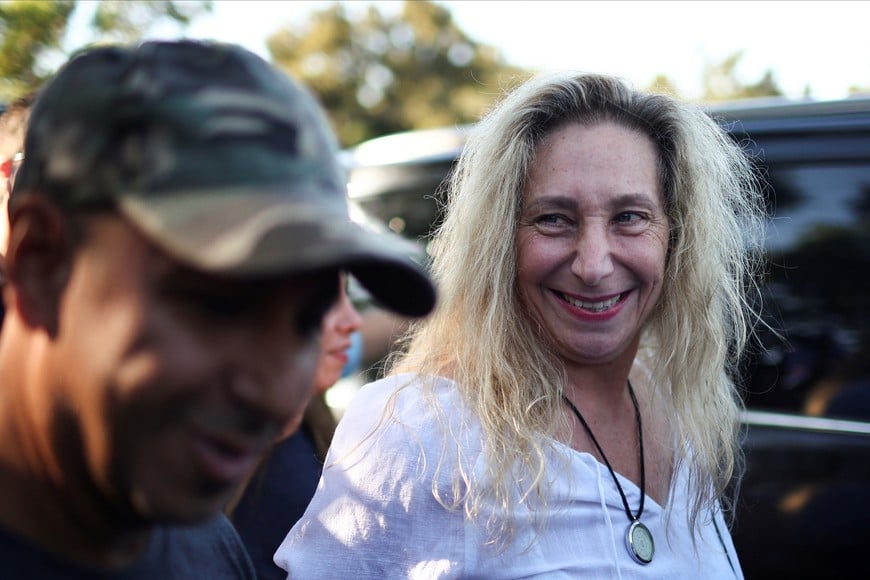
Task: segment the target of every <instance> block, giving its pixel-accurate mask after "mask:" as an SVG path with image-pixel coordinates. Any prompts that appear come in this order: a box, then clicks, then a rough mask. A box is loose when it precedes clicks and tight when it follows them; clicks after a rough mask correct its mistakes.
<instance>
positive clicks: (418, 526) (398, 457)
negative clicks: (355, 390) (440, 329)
mask: <svg viewBox="0 0 870 580" xmlns="http://www.w3.org/2000/svg"><path fill="white" fill-rule="evenodd" d="M435 380H436V385H437V388H436V390H435V396H436V398H437V400H438V403H439V404H440V408H441V409H443V410H444V417H446V418H447V419H448V420H449V426H450V428H451V432H452V433H456V432H457V431H458V427H459V426H460V425H462V422H463V419H465V421H467V423H466V425H467V427H466V428H465V430H463V431H461V432H460V434H459V435H451V436H450V439H449V440H450V441H451V445H449V446H447V447H446V449H448V453H446V454H444V453H442V449H444V448H445V447H444V446H443V442H444V428H443V426H442V425H441V424H440V423H438V422H437V419H436V418H434V417H433V415H432V412H431V410H430V406H429V404H428V403H427V401H425V400H424V399H423V394H422V392H421V389H420V388H419V387H420V385H419V382H414V383H413V384H412V385H411V386H409V387H407V388H405V389H403V390H401V391H400V392H399V395H398V397H397V398H396V399H395V407H394V408H393V412H392V414H391V415H390V416H389V418H388V419H387V420H386V421H383V422H382V421H381V415H382V412H383V411H384V409H385V408H387V405H388V401H389V398H390V395H391V394H392V393H393V392H394V391H395V390H396V388H397V387H399V386H401V385H405V384H407V383H409V382H410V381H415V377H414V376H413V375H403V376H399V377H388V378H386V379H383V380H381V381H378V382H375V383H370V384H368V385H366V386H365V387H363V388H362V389H361V390H360V392H359V394H358V395H357V396H356V398H355V399H354V401H353V404H352V405H351V406H350V408H349V409H348V411H347V413H346V414H345V416H344V417H343V418H342V420H341V422H340V424H339V426H338V429H337V431H336V433H335V437H334V439H333V442H332V447H331V448H330V451H329V455H328V457H327V459H326V469H324V472H323V476H322V478H321V480H320V484H319V486H318V489H317V493H316V494H315V496H314V498H313V500H312V501H311V504H310V505H309V506H308V509H307V511H306V512H305V515H304V516H303V517H302V519H301V520H299V522H298V523H297V524H296V525H295V526H294V527H293V529H292V530H290V532H289V534H288V535H287V537H286V538H285V540H284V542H283V543H282V544H281V546H280V547H279V548H278V550H277V552H276V553H275V562H276V563H277V564H278V566H280V567H281V568H283V569H284V570H287V571H288V572H289V575H288V578H303V579H305V580H308V579H311V578H360V579H362V578H373V579H378V580H384V579H388V578H411V579H422V578H426V579H428V578H487V579H497V578H527V577H546V578H578V577H582V578H590V579H594V578H601V579H607V580H612V579H626V580H628V579H631V578H656V579H659V578H668V579H678V578H687V579H689V578H690V579H697V578H704V579H705V580H714V579H720V578H721V579H728V580H733V579H734V578H743V574H742V572H741V570H740V564H739V562H738V560H737V556H736V554H735V552H734V546H733V544H732V542H731V537H730V535H729V534H728V529H727V527H726V525H725V523H724V521H723V520H722V515H721V513H719V512H718V510H717V513H716V515H715V519H716V522H717V523H718V529H719V531H720V532H721V540H720V539H719V536H718V535H717V531H716V527H715V526H714V525H713V523H712V519H711V518H710V517H703V516H702V517H700V518H699V524H698V528H697V542H696V544H695V546H694V547H693V545H692V540H691V537H690V535H689V530H688V525H687V520H686V510H687V489H686V486H685V479H684V478H683V477H678V480H677V483H676V487H675V489H674V490H673V492H672V495H671V504H672V505H671V510H672V513H671V519H670V521H669V522H670V525H669V526H666V523H667V522H666V519H665V516H666V511H665V510H664V509H663V508H662V507H661V506H659V505H658V504H656V502H654V501H653V500H652V499H650V498H649V497H647V498H646V501H645V507H644V511H643V515H642V517H641V521H642V522H643V523H644V524H645V525H646V526H647V527H648V528H649V529H650V531H651V532H652V534H653V537H654V539H655V556H654V558H653V561H652V562H651V563H650V564H647V565H642V564H639V563H637V562H636V561H634V560H633V559H632V558H631V556H630V555H629V553H628V551H627V549H626V545H625V534H626V530H627V529H628V525H629V521H628V517H627V516H626V514H625V509H624V507H623V504H622V499H621V498H620V495H619V492H618V491H617V488H616V485H615V484H614V482H613V479H612V477H611V476H610V472H609V471H608V470H607V467H606V466H605V465H603V464H601V463H599V462H598V461H597V460H596V459H595V458H594V456H592V455H590V454H589V453H581V452H578V451H575V450H573V449H571V448H570V447H568V446H565V445H560V444H557V445H556V447H555V452H554V453H553V457H552V458H551V459H552V461H550V462H549V463H548V475H549V476H550V478H551V481H552V482H553V483H552V486H551V488H550V490H551V493H550V496H549V505H548V508H547V509H548V513H547V520H546V525H545V527H544V528H543V530H541V531H539V532H537V533H536V531H535V530H534V529H531V527H530V526H528V525H525V524H526V522H528V518H527V512H526V511H525V508H524V507H522V506H521V507H520V509H519V510H517V513H514V514H513V515H512V516H511V517H512V520H513V523H514V528H515V529H516V533H515V536H514V540H513V541H512V542H511V543H510V544H509V545H508V546H507V548H506V549H505V550H503V551H498V550H497V549H496V548H495V547H493V546H491V545H487V543H486V542H487V540H488V539H489V538H490V536H489V535H488V534H487V531H486V529H484V523H485V518H481V519H475V520H473V521H471V520H468V519H467V518H466V517H465V516H464V513H463V511H462V509H461V508H460V509H458V510H455V511H450V510H447V509H445V508H444V507H443V506H442V505H441V504H440V503H438V501H436V499H435V498H434V497H433V493H432V478H433V477H434V476H435V474H436V464H437V463H438V462H439V458H441V457H442V456H443V459H442V465H441V470H440V472H438V473H439V476H438V477H439V483H438V489H439V490H440V491H441V492H442V493H443V494H444V497H445V498H450V497H452V496H451V495H450V485H451V484H452V479H453V478H452V475H453V473H454V472H455V469H456V468H457V467H461V468H462V469H465V470H467V471H468V472H471V473H475V474H480V473H483V471H482V467H483V457H482V455H481V453H480V449H481V446H480V440H481V431H480V427H479V424H478V423H477V422H476V421H473V420H471V421H469V419H470V414H469V413H468V412H467V410H466V409H465V408H464V406H463V405H462V404H461V402H460V399H459V396H458V393H457V391H456V389H455V388H454V383H453V382H451V381H450V380H448V379H443V378H438V379H435ZM373 432H374V433H375V434H374V435H372V436H369V435H370V434H371V433H373ZM457 438H458V439H459V443H458V444H457ZM617 477H619V482H620V485H621V486H622V489H623V491H624V492H625V494H626V497H627V498H628V502H629V506H631V508H632V510H633V511H636V510H637V507H638V505H639V503H640V490H639V489H638V487H637V486H636V485H635V484H634V483H632V482H631V481H630V480H628V479H626V478H624V477H622V476H620V475H619V474H617ZM726 550H727V554H726ZM729 558H730V562H731V563H733V565H734V569H732V567H731V564H729Z"/></svg>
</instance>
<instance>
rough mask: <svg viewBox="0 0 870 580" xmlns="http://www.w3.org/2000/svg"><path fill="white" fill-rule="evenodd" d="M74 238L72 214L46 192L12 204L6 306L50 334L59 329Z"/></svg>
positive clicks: (29, 324)
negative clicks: (46, 195) (60, 308)
mask: <svg viewBox="0 0 870 580" xmlns="http://www.w3.org/2000/svg"><path fill="white" fill-rule="evenodd" d="M73 239H74V238H73V236H72V235H71V233H70V222H69V218H68V217H66V216H64V214H63V212H62V211H61V209H60V208H59V207H58V206H57V204H56V203H54V202H53V201H51V200H50V199H48V198H47V197H45V196H43V195H40V194H36V193H28V194H27V195H23V196H22V197H21V198H20V199H17V200H15V203H14V204H13V205H11V206H10V208H9V247H8V249H7V253H6V280H7V281H6V283H7V285H8V286H9V290H8V291H9V292H11V300H10V303H9V304H8V308H9V310H12V309H15V310H16V311H17V312H18V314H19V316H20V317H21V318H22V320H23V321H24V323H25V324H27V325H28V326H31V327H41V328H44V329H45V330H46V331H47V332H48V333H49V335H51V336H54V335H55V334H56V333H57V326H58V321H59V307H60V302H61V298H62V296H63V292H64V289H65V288H66V285H67V282H68V280H69V276H70V272H71V271H72V260H73V256H74V247H73Z"/></svg>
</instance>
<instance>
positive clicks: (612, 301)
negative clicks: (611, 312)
mask: <svg viewBox="0 0 870 580" xmlns="http://www.w3.org/2000/svg"><path fill="white" fill-rule="evenodd" d="M627 294H628V293H627V292H623V293H621V294H617V295H616V296H613V297H611V298H608V299H607V300H601V301H598V302H589V301H586V300H579V299H577V298H573V297H571V296H568V295H567V294H564V293H562V292H556V295H557V296H558V297H559V298H561V299H562V300H564V301H565V302H567V303H568V304H570V305H571V306H573V307H574V308H579V309H581V310H586V311H587V312H604V311H605V310H608V309H610V308H613V307H614V306H615V305H616V304H618V303H619V302H620V301H621V300H623V299H624V298H625V296H626V295H627Z"/></svg>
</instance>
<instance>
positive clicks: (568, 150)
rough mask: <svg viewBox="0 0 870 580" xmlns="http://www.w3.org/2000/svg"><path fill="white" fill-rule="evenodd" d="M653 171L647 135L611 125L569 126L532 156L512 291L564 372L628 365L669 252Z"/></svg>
mask: <svg viewBox="0 0 870 580" xmlns="http://www.w3.org/2000/svg"><path fill="white" fill-rule="evenodd" d="M656 167H657V165H656V151H655V148H654V145H653V143H652V142H651V141H650V140H649V138H647V137H646V136H644V135H642V134H640V133H637V132H634V131H631V130H629V129H625V128H623V127H621V126H618V125H614V124H611V123H602V124H596V125H592V126H582V125H579V124H569V125H566V126H564V127H562V128H560V129H557V130H555V131H554V132H553V133H552V134H550V135H549V136H548V137H546V138H545V139H544V141H543V142H542V143H541V145H540V147H539V149H538V152H537V157H536V159H535V163H534V165H533V167H532V170H531V172H530V175H529V180H528V185H527V187H526V190H525V192H524V203H523V211H522V216H521V219H520V226H519V230H518V234H517V238H518V239H517V247H518V270H519V273H518V284H519V288H520V294H521V297H522V301H523V303H524V305H525V306H526V307H527V308H529V310H530V311H531V312H532V313H533V315H534V316H535V318H536V319H537V320H538V321H539V322H540V324H541V325H542V327H543V328H544V330H545V331H546V333H547V334H548V335H549V337H550V338H551V340H552V341H553V343H554V347H555V349H556V352H557V353H558V354H559V355H560V356H561V357H562V358H563V359H564V360H565V361H566V362H567V363H568V364H569V365H579V366H584V365H597V364H607V363H612V362H614V361H623V364H625V365H628V366H630V364H631V361H632V360H633V359H634V355H635V352H636V349H637V341H638V337H639V335H640V332H641V329H642V327H643V325H644V323H645V322H646V320H647V318H648V317H649V315H650V313H651V312H652V310H653V309H654V308H655V304H656V302H657V300H658V297H659V294H660V292H661V287H662V279H663V276H664V271H665V259H666V255H667V240H668V223H667V219H666V217H665V211H664V198H663V195H662V191H661V186H660V184H659V179H658V173H657V169H656ZM566 298H570V300H571V301H572V302H573V304H572V303H570V302H569V301H568V300H566ZM614 300H615V302H614ZM579 301H582V302H583V303H584V304H586V305H585V306H584V305H578V303H579Z"/></svg>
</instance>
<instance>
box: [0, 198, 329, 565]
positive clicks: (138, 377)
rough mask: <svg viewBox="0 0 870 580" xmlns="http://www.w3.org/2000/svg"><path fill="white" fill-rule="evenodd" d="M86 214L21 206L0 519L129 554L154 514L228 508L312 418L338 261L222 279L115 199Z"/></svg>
mask: <svg viewBox="0 0 870 580" xmlns="http://www.w3.org/2000/svg"><path fill="white" fill-rule="evenodd" d="M79 221H80V226H81V227H78V228H76V227H73V226H71V225H70V223H69V222H68V221H67V220H66V219H65V218H64V217H63V216H62V215H61V214H60V212H59V211H58V209H57V208H56V207H55V206H54V205H53V204H52V203H51V202H49V201H46V200H45V199H44V198H41V197H40V196H37V195H33V196H28V198H27V199H25V200H22V203H20V204H18V206H17V207H16V208H14V210H13V213H12V225H11V232H12V241H11V244H10V249H9V255H8V256H7V264H8V266H9V276H10V282H11V283H10V285H9V286H8V287H7V289H6V298H7V304H9V305H10V308H9V311H8V313H7V320H6V321H5V323H4V328H3V334H2V343H0V369H2V370H4V371H5V372H4V375H5V376H7V377H10V378H9V380H7V387H8V389H7V390H6V393H5V396H3V397H2V398H0V425H2V427H0V436H3V438H4V440H5V442H6V443H5V445H4V446H3V448H2V450H0V454H2V462H3V465H4V466H6V467H7V468H9V469H10V470H14V471H15V473H16V475H15V476H14V477H4V478H0V487H2V488H3V489H0V492H3V493H15V494H16V497H20V498H22V501H21V502H19V503H17V504H16V505H6V506H5V507H4V508H0V523H4V524H5V525H7V526H9V527H11V528H13V529H17V530H18V531H20V532H21V533H23V534H24V535H25V536H30V537H32V538H34V539H38V540H39V541H40V542H41V543H42V544H43V545H46V546H53V547H54V548H55V549H56V550H57V551H58V552H60V553H65V554H67V555H68V556H71V557H74V558H76V559H81V560H84V561H88V562H91V563H96V564H100V565H115V564H121V563H123V562H125V561H129V560H130V559H132V558H133V557H135V555H136V554H138V553H139V552H140V551H141V549H142V548H143V547H144V545H145V542H146V539H147V535H148V529H149V526H150V524H151V522H155V521H170V522H172V521H175V522H197V521H201V520H203V519H205V518H208V517H211V516H213V515H214V514H217V513H218V512H219V511H220V510H221V509H222V507H223V505H224V504H225V503H226V501H227V499H228V498H229V497H230V496H231V495H232V494H233V492H234V491H235V489H236V488H237V487H238V486H239V485H240V484H241V483H242V482H243V480H244V478H245V477H246V476H247V474H248V472H249V471H250V470H251V469H252V468H253V467H254V466H255V464H256V462H257V461H258V459H259V457H260V455H261V454H262V452H263V451H264V450H265V449H267V447H268V446H269V445H270V443H271V442H272V440H273V439H274V437H275V436H276V434H277V433H279V431H280V430H281V429H282V427H284V426H285V425H288V424H290V425H297V424H298V422H299V420H300V418H301V414H302V412H303V410H304V407H305V404H306V403H307V401H308V399H309V397H310V396H311V391H312V387H311V385H312V384H313V377H314V371H315V365H316V361H317V354H318V338H319V328H320V321H321V316H322V314H323V313H324V312H325V311H326V309H327V308H328V305H329V304H330V303H331V302H332V301H333V300H334V296H335V287H336V281H337V273H336V272H325V273H316V274H306V275H300V276H296V277H283V278H275V279H268V280H231V279H225V278H224V279H221V278H218V277H215V276H210V275H205V274H202V273H199V272H195V271H193V270H190V269H188V268H186V267H184V266H183V265H181V264H179V263H177V262H176V261H174V260H172V259H171V258H170V257H168V256H167V255H166V254H164V253H162V252H161V251H160V250H159V249H157V248H156V247H155V246H153V245H152V244H151V243H150V242H148V241H147V240H146V239H145V238H143V237H142V236H141V235H140V234H139V233H138V231H137V230H135V229H134V228H133V227H132V226H131V225H129V223H128V222H127V221H126V220H124V219H123V218H121V217H119V216H117V215H116V214H114V213H110V212H107V213H100V214H95V215H92V216H88V217H84V218H81V219H80V220H79ZM76 230H79V231H77V232H76ZM73 240H75V241H73ZM11 377H15V378H14V379H12V378H11ZM14 381H17V382H18V383H19V384H11V383H12V382H14Z"/></svg>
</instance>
